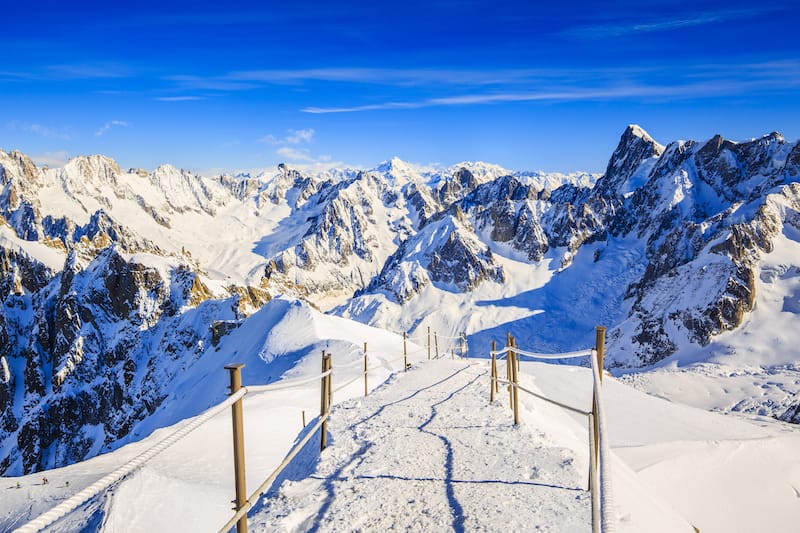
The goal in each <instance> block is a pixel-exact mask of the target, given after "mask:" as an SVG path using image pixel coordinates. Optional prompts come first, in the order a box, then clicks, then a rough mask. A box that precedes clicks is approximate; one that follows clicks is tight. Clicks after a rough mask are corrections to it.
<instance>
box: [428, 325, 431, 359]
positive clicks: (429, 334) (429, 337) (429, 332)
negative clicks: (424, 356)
mask: <svg viewBox="0 0 800 533" xmlns="http://www.w3.org/2000/svg"><path fill="white" fill-rule="evenodd" d="M430 360H431V327H430V326H428V361H430Z"/></svg>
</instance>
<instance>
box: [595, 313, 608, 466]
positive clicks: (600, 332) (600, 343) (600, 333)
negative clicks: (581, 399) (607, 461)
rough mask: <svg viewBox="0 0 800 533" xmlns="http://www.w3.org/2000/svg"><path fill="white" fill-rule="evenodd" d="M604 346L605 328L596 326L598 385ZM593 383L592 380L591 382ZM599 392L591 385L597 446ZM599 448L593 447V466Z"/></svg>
mask: <svg viewBox="0 0 800 533" xmlns="http://www.w3.org/2000/svg"><path fill="white" fill-rule="evenodd" d="M605 345H606V328H605V326H596V327H595V341H594V357H595V361H594V363H595V364H596V365H597V370H598V371H599V373H600V383H602V382H603V359H604V358H605ZM592 383H594V380H593V381H592ZM599 392H600V391H598V390H596V389H595V388H594V385H592V415H593V418H594V442H595V444H598V443H599V442H600V440H599V439H600V428H599V427H598V424H597V395H598V393H599ZM599 454H600V447H599V446H595V450H594V461H595V465H597V464H598V463H599V462H600V457H599Z"/></svg>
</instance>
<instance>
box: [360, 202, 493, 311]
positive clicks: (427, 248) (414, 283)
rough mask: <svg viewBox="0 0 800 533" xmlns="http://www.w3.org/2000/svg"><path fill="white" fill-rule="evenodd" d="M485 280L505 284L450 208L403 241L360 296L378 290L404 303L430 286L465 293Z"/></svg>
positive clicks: (465, 223) (460, 216)
mask: <svg viewBox="0 0 800 533" xmlns="http://www.w3.org/2000/svg"><path fill="white" fill-rule="evenodd" d="M486 280H491V281H495V282H498V283H502V282H503V281H505V272H504V271H503V267H502V266H501V265H500V264H498V263H497V262H496V261H495V259H494V257H493V255H492V251H491V250H490V249H489V248H488V247H487V246H486V245H485V244H483V243H482V242H481V241H480V240H479V239H478V238H477V236H476V235H475V231H474V229H473V228H472V227H471V226H470V224H469V221H468V220H467V217H466V216H465V215H464V213H463V212H462V211H461V209H460V208H459V207H458V206H456V205H453V206H451V207H450V208H449V209H448V210H447V211H444V212H442V213H440V214H439V215H437V216H436V217H435V218H434V219H432V220H431V221H429V223H428V224H426V225H425V227H424V228H423V229H422V230H420V232H419V233H417V234H416V235H414V236H412V237H409V238H408V239H406V240H405V241H403V243H402V244H401V245H400V246H399V248H398V249H397V251H396V252H395V253H394V254H392V256H390V257H389V259H388V260H387V261H386V263H385V264H384V267H383V269H382V270H381V272H380V273H379V274H378V275H377V276H375V278H373V279H372V281H371V282H370V285H369V286H368V287H367V289H366V290H365V291H363V292H374V291H378V290H383V291H386V292H388V293H389V294H391V295H392V296H393V297H394V299H395V300H396V301H397V302H399V303H403V302H406V301H408V300H410V299H411V298H413V297H414V296H415V295H416V294H418V293H420V292H422V290H423V289H425V287H426V286H428V285H429V284H431V283H433V284H434V285H436V286H438V287H439V288H442V289H444V290H450V291H455V292H465V291H470V290H473V289H474V288H476V287H477V286H478V285H480V284H481V283H482V282H483V281H486Z"/></svg>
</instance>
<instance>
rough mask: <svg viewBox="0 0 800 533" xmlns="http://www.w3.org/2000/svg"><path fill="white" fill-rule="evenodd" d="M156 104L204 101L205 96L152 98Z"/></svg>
mask: <svg viewBox="0 0 800 533" xmlns="http://www.w3.org/2000/svg"><path fill="white" fill-rule="evenodd" d="M153 100H155V101H156V102H196V101H197V100H206V97H205V96H157V97H156V98H153Z"/></svg>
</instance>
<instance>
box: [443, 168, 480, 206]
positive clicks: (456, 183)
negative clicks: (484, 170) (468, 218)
mask: <svg viewBox="0 0 800 533" xmlns="http://www.w3.org/2000/svg"><path fill="white" fill-rule="evenodd" d="M478 185H479V182H478V179H477V178H476V177H475V175H474V174H473V173H472V172H470V171H469V170H468V169H467V168H465V167H459V168H457V169H456V170H455V171H453V173H452V175H451V176H448V177H445V179H444V181H442V182H441V183H440V184H439V186H438V187H437V188H436V195H437V196H438V198H439V201H440V202H441V203H442V205H449V204H451V203H453V202H455V201H456V200H460V199H462V198H464V196H465V195H467V194H469V193H470V192H472V191H474V190H475V188H476V187H477V186H478Z"/></svg>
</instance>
